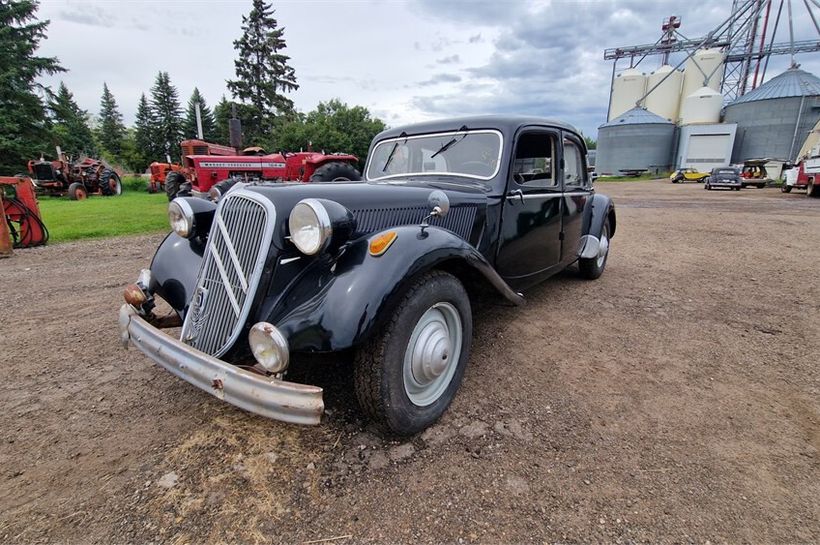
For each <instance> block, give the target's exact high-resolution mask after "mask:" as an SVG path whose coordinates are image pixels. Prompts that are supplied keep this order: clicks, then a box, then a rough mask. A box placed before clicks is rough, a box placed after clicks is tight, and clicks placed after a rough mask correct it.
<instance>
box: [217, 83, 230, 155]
mask: <svg viewBox="0 0 820 545" xmlns="http://www.w3.org/2000/svg"><path fill="white" fill-rule="evenodd" d="M230 118H231V103H230V102H228V99H227V98H225V95H222V100H220V101H219V102H217V103H216V106H214V143H215V144H222V145H223V146H230V145H231V137H230V133H229V132H228V120H229V119H230Z"/></svg>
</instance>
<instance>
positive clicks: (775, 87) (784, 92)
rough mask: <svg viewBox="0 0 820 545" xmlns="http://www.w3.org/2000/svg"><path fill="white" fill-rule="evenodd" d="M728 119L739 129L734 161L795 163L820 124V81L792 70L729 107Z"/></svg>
mask: <svg viewBox="0 0 820 545" xmlns="http://www.w3.org/2000/svg"><path fill="white" fill-rule="evenodd" d="M724 120H725V121H726V122H730V123H737V127H738V128H737V137H736V138H735V148H734V152H733V153H732V161H733V162H735V163H740V162H743V161H745V160H747V159H763V158H771V159H779V160H794V159H796V158H797V153H798V152H799V150H800V147H801V145H802V144H803V142H804V141H805V140H806V137H807V136H808V135H809V133H810V132H811V130H812V128H813V127H814V126H815V125H816V124H817V122H818V121H820V78H817V76H815V75H813V74H810V73H808V72H806V71H804V70H800V69H799V68H796V67H795V68H789V69H788V70H786V71H785V72H783V73H782V74H780V75H779V76H775V77H774V78H772V79H770V80H769V81H767V82H766V83H764V84H763V85H761V86H760V87H758V88H757V89H755V90H754V91H751V92H749V93H746V94H745V95H743V96H742V97H740V98H738V99H737V100H735V101H734V102H732V103H731V104H729V105H728V106H726V110H725V115H724Z"/></svg>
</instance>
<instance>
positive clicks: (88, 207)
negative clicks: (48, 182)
mask: <svg viewBox="0 0 820 545" xmlns="http://www.w3.org/2000/svg"><path fill="white" fill-rule="evenodd" d="M145 184H146V181H145V180H142V179H140V178H136V177H127V178H125V179H123V192H122V195H119V196H117V197H100V196H97V195H92V196H90V197H89V198H88V199H86V200H84V201H71V200H69V199H68V197H62V198H57V197H40V199H39V200H40V212H41V213H42V216H43V222H44V223H45V224H46V227H47V228H48V232H49V242H50V243H60V242H68V241H70V240H80V239H86V238H106V237H117V236H124V235H136V234H140V233H157V232H162V231H168V230H169V227H168V215H167V210H168V198H167V197H166V196H165V194H164V193H155V194H153V195H152V194H149V193H148V192H147V191H146V190H145Z"/></svg>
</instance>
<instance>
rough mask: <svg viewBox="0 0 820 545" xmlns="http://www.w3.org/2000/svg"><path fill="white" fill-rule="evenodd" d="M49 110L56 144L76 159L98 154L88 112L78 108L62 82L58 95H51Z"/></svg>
mask: <svg viewBox="0 0 820 545" xmlns="http://www.w3.org/2000/svg"><path fill="white" fill-rule="evenodd" d="M48 109H49V111H50V112H51V123H52V130H51V133H52V139H53V142H54V144H56V145H58V146H60V148H61V149H62V151H63V152H64V153H66V154H68V155H69V156H71V157H75V158H76V157H79V156H81V155H95V154H96V149H95V146H94V135H93V134H92V133H91V128H90V127H89V126H88V112H86V111H85V110H82V109H80V107H79V106H77V102H76V101H75V100H74V95H72V94H71V91H69V90H68V87H66V85H65V83H63V82H60V87H59V88H58V89H57V94H51V96H50V98H49V102H48Z"/></svg>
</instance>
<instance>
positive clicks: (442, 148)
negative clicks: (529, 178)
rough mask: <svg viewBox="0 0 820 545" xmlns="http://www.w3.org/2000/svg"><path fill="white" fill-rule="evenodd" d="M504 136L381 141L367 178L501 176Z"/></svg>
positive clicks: (462, 135)
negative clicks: (499, 173)
mask: <svg viewBox="0 0 820 545" xmlns="http://www.w3.org/2000/svg"><path fill="white" fill-rule="evenodd" d="M500 158H501V133H499V132H498V131H490V130H485V131H460V132H443V133H436V134H426V135H423V136H408V137H399V138H391V139H389V140H382V141H381V142H379V143H378V144H376V147H375V148H374V149H373V153H371V154H370V158H369V160H368V163H367V170H366V173H367V179H368V180H380V179H385V178H392V177H395V176H407V175H447V176H467V177H469V178H477V179H479V180H489V179H490V178H493V177H494V176H495V175H496V174H497V173H498V168H499V164H500Z"/></svg>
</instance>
